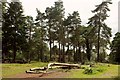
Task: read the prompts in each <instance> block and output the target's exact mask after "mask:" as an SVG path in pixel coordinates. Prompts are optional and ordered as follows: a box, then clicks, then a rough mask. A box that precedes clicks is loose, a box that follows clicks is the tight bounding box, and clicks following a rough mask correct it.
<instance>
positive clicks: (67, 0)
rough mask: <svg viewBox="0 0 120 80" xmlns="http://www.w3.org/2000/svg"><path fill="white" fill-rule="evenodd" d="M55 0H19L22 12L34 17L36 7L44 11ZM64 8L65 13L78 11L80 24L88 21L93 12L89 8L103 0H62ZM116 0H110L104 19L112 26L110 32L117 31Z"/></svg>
mask: <svg viewBox="0 0 120 80" xmlns="http://www.w3.org/2000/svg"><path fill="white" fill-rule="evenodd" d="M55 1H57V0H29V1H28V0H20V2H22V5H23V9H24V14H25V15H31V16H33V17H34V18H35V16H36V15H37V13H36V8H38V9H39V10H40V11H41V12H44V11H45V9H46V7H51V6H54V2H55ZM62 1H63V5H64V8H65V15H66V16H67V15H68V13H72V12H73V11H79V13H80V17H81V20H82V24H83V25H85V24H86V23H87V22H88V18H90V17H92V16H93V15H94V14H93V13H92V12H91V10H94V9H95V5H98V4H100V3H101V2H102V1H103V0H62ZM118 1H119V0H112V2H113V4H110V5H109V8H110V10H111V11H110V12H108V15H110V17H109V18H108V19H107V20H106V24H107V25H108V26H109V27H111V28H112V33H113V34H115V33H116V32H117V31H118Z"/></svg>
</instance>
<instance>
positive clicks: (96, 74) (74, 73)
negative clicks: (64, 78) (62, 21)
mask: <svg viewBox="0 0 120 80" xmlns="http://www.w3.org/2000/svg"><path fill="white" fill-rule="evenodd" d="M109 65H110V67H108V64H102V65H97V67H95V68H92V69H93V74H84V73H83V72H84V69H78V70H71V75H70V76H69V78H114V77H116V76H118V66H120V65H114V64H109ZM82 67H85V68H87V67H88V66H87V65H83V66H82ZM97 70H101V71H97Z"/></svg>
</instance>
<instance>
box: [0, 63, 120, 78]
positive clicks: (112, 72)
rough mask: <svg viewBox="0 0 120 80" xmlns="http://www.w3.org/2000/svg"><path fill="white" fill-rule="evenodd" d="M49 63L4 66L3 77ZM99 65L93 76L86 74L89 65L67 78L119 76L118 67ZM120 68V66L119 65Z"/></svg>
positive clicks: (71, 73)
mask: <svg viewBox="0 0 120 80" xmlns="http://www.w3.org/2000/svg"><path fill="white" fill-rule="evenodd" d="M47 64H48V63H42V62H31V64H2V77H3V78H6V77H9V76H13V75H15V74H20V73H25V71H26V70H29V69H30V68H34V67H42V66H46V65H47ZM109 65H110V67H108V64H103V63H102V65H100V64H97V65H96V67H94V68H92V70H93V74H84V73H83V72H84V70H85V69H86V68H88V67H89V66H88V65H82V68H85V69H72V70H70V71H69V72H67V73H69V74H70V75H69V76H68V77H67V78H112V77H117V76H118V65H114V64H109ZM119 66H120V65H119Z"/></svg>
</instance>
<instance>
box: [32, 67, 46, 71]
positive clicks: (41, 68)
mask: <svg viewBox="0 0 120 80" xmlns="http://www.w3.org/2000/svg"><path fill="white" fill-rule="evenodd" d="M46 69H47V67H35V68H31V69H30V71H35V70H42V71H45V70H46Z"/></svg>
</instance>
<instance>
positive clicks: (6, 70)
mask: <svg viewBox="0 0 120 80" xmlns="http://www.w3.org/2000/svg"><path fill="white" fill-rule="evenodd" d="M46 65H47V63H42V62H31V64H12V63H11V64H2V77H3V78H5V77H8V76H12V75H15V74H19V73H24V72H25V71H26V70H29V69H30V68H34V67H42V66H46Z"/></svg>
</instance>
